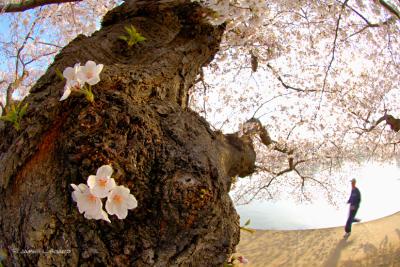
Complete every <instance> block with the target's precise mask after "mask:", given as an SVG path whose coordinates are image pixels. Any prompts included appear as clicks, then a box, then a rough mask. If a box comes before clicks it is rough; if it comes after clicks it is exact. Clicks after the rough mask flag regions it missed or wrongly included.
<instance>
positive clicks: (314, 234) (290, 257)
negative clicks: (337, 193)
mask: <svg viewBox="0 0 400 267" xmlns="http://www.w3.org/2000/svg"><path fill="white" fill-rule="evenodd" d="M343 234H344V229H343V227H336V228H326V229H315V230H295V231H269V230H257V231H256V232H255V233H254V234H250V233H247V232H244V231H242V232H241V240H240V243H239V245H238V246H237V252H238V253H237V254H238V255H243V256H245V257H246V258H247V259H248V260H249V263H248V264H247V265H246V266H249V267H250V266H263V267H264V266H284V267H319V266H323V267H336V266H337V267H354V266H356V267H366V266H368V267H369V266H370V267H387V266H389V267H400V212H398V213H396V214H393V215H391V216H388V217H385V218H382V219H379V220H375V221H370V222H366V223H355V224H353V228H352V234H351V236H350V237H349V238H348V239H347V240H346V239H343Z"/></svg>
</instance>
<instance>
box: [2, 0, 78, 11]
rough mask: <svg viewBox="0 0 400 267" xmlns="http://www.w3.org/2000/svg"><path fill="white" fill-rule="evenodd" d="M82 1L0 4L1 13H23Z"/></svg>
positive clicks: (59, 0)
mask: <svg viewBox="0 0 400 267" xmlns="http://www.w3.org/2000/svg"><path fill="white" fill-rule="evenodd" d="M80 1H82V0H26V1H21V2H19V3H10V4H0V12H5V13H9V12H23V11H26V10H29V9H32V8H35V7H40V6H45V5H51V4H62V3H69V2H80Z"/></svg>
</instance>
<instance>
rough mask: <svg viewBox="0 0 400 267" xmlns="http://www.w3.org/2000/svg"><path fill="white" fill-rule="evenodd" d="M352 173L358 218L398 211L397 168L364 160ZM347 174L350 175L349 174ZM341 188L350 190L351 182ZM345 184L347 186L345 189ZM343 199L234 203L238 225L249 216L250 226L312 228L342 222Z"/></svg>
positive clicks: (345, 206)
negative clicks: (358, 198) (358, 194)
mask: <svg viewBox="0 0 400 267" xmlns="http://www.w3.org/2000/svg"><path fill="white" fill-rule="evenodd" d="M352 177H357V178H356V179H357V185H356V186H357V187H358V188H359V190H360V191H361V204H360V208H359V210H358V213H357V216H356V217H358V218H360V219H361V220H362V221H364V222H365V221H371V220H375V219H379V218H382V217H385V216H388V215H391V214H393V213H396V212H398V211H400V206H399V203H400V194H399V192H400V168H399V167H398V166H396V165H395V164H392V165H391V164H385V165H380V164H378V163H368V164H365V165H363V166H362V167H361V168H355V169H354V172H353V175H352ZM352 177H351V178H352ZM351 178H349V179H348V184H347V185H343V187H344V188H343V190H345V191H346V190H347V191H348V195H350V192H351V184H350V180H351ZM346 187H347V189H346ZM346 201H347V199H346V200H344V201H343V203H342V204H339V205H338V207H334V206H332V205H330V204H328V203H327V202H326V201H325V200H324V199H315V200H314V202H313V203H312V204H301V203H296V202H295V201H293V200H278V201H275V202H273V201H253V202H252V203H250V204H248V205H241V206H237V207H236V209H237V212H238V213H239V215H240V221H241V225H243V224H244V223H245V222H246V221H247V220H248V219H250V220H251V223H250V226H249V227H250V228H254V229H270V230H271V229H272V230H298V229H316V228H327V227H336V226H343V225H344V224H345V222H346V220H347V215H348V209H349V205H348V204H347V203H346Z"/></svg>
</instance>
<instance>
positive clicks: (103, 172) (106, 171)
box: [96, 165, 113, 178]
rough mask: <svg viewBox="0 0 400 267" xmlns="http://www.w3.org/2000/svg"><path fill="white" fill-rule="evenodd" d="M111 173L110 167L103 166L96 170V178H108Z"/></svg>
mask: <svg viewBox="0 0 400 267" xmlns="http://www.w3.org/2000/svg"><path fill="white" fill-rule="evenodd" d="M112 173H113V169H112V167H111V166H110V165H103V166H101V167H100V168H98V169H97V172H96V176H97V177H98V178H110V177H111V175H112Z"/></svg>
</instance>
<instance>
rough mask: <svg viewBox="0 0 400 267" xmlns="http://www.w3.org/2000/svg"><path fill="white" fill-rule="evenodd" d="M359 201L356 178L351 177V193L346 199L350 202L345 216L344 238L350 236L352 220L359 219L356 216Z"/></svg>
mask: <svg viewBox="0 0 400 267" xmlns="http://www.w3.org/2000/svg"><path fill="white" fill-rule="evenodd" d="M360 202H361V193H360V190H358V188H357V187H356V179H351V195H350V198H349V200H348V201H347V203H348V204H350V210H349V217H348V218H347V222H346V226H345V228H344V230H345V232H346V234H345V235H344V238H347V237H349V236H350V233H351V224H352V223H353V222H359V221H360V219H357V218H356V214H357V211H358V208H359V207H360Z"/></svg>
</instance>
